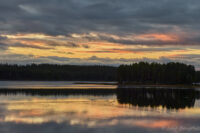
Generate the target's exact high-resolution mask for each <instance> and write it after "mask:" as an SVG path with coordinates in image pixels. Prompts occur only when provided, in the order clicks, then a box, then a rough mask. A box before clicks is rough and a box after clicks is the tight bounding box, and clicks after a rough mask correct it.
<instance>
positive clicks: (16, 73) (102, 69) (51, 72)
mask: <svg viewBox="0 0 200 133" xmlns="http://www.w3.org/2000/svg"><path fill="white" fill-rule="evenodd" d="M116 73H117V67H112V66H100V65H95V66H84V65H82V66H81V65H53V64H30V65H8V64H0V80H46V81H48V80H55V81H58V80H63V81H73V80H74V81H84V80H85V81H116Z"/></svg>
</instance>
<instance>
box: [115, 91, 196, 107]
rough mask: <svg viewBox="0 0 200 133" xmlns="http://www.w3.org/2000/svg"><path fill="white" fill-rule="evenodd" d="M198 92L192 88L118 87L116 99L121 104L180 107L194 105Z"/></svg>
mask: <svg viewBox="0 0 200 133" xmlns="http://www.w3.org/2000/svg"><path fill="white" fill-rule="evenodd" d="M199 96H200V93H199V91H196V90H194V89H155V88H152V89H150V88H148V89H147V88H136V89H134V88H131V89H128V88H125V89H118V91H117V99H118V101H119V103H121V104H130V105H133V106H139V107H152V108H153V107H159V106H162V108H167V109H181V108H183V109H184V108H191V107H194V104H195V100H196V99H199Z"/></svg>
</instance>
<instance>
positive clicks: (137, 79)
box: [118, 62, 195, 84]
mask: <svg viewBox="0 0 200 133" xmlns="http://www.w3.org/2000/svg"><path fill="white" fill-rule="evenodd" d="M118 81H119V83H126V82H132V83H152V84H191V83H193V82H194V81H195V68H194V66H191V65H186V64H183V63H173V62H171V63H167V64H159V63H147V62H140V63H134V64H131V65H121V66H119V68H118Z"/></svg>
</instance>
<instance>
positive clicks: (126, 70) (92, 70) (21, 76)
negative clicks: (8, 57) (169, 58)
mask: <svg viewBox="0 0 200 133" xmlns="http://www.w3.org/2000/svg"><path fill="white" fill-rule="evenodd" d="M0 80H45V81H51V80H55V81H61V80H63V81H118V82H119V83H120V84H122V83H129V82H130V83H142V84H144V83H147V84H148V83H152V84H191V83H193V82H200V71H195V69H194V66H191V65H186V64H183V63H167V64H159V63H146V62H140V63H133V64H131V65H120V66H119V67H113V66H102V65H93V66H86V65H56V64H29V65H9V64H0Z"/></svg>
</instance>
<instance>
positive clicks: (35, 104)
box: [0, 89, 200, 133]
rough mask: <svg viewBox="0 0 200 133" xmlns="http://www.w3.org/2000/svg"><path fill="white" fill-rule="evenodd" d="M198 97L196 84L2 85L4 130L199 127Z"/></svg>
mask: <svg viewBox="0 0 200 133" xmlns="http://www.w3.org/2000/svg"><path fill="white" fill-rule="evenodd" d="M198 99H199V92H198V91H195V90H171V89H165V90H163V89H162V90H155V89H131V90H128V89H127V90H124V91H123V92H121V90H113V89H110V90H109V89H105V90H99V89H91V90H88V89H87V90H76V91H74V90H70V89H69V90H57V91H56V90H54V91H53V90H51V89H49V90H48V89H47V90H42V91H41V90H37V89H34V90H32V91H31V90H24V89H13V90H12V89H10V90H5V89H1V90H0V127H1V128H0V132H3V133H4V132H5V133H7V132H13V131H14V132H15V133H21V132H22V133H23V132H29V133H31V132H44V133H49V132H58V133H64V132H70V133H76V132H77V133H78V132H85V133H86V132H87V133H96V132H105V133H110V132H116V133H121V132H127V133H129V132H133V131H134V132H141V133H148V132H157V133H160V132H162V133H170V132H199V131H200V124H199V123H200V106H199V100H198ZM126 105H129V106H126ZM130 105H131V106H130ZM149 108H150V109H149ZM172 109H173V110H172ZM191 128H192V129H191Z"/></svg>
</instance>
